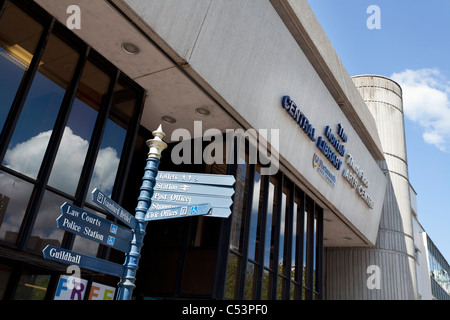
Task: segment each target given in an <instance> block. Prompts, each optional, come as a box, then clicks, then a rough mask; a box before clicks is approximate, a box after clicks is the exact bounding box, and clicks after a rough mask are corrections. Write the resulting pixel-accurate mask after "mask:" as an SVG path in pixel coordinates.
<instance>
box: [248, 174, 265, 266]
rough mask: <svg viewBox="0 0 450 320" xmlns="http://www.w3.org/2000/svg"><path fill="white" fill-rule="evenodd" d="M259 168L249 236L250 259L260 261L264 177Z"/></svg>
mask: <svg viewBox="0 0 450 320" xmlns="http://www.w3.org/2000/svg"><path fill="white" fill-rule="evenodd" d="M259 172H260V169H259V167H258V168H257V170H256V171H255V179H254V185H253V203H252V209H251V213H250V235H249V248H248V258H249V259H253V260H258V254H259V237H260V234H259V233H260V228H261V218H262V217H261V215H262V198H263V192H262V190H261V188H262V183H261V182H262V177H261V174H260V173H259Z"/></svg>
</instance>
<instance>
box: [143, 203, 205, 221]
mask: <svg viewBox="0 0 450 320" xmlns="http://www.w3.org/2000/svg"><path fill="white" fill-rule="evenodd" d="M210 210H211V205H210V204H209V203H204V204H199V205H193V206H183V207H175V208H166V209H161V210H148V211H147V214H146V216H145V220H146V221H154V220H164V219H173V218H183V217H193V216H204V215H207V214H208V213H209V211H210Z"/></svg>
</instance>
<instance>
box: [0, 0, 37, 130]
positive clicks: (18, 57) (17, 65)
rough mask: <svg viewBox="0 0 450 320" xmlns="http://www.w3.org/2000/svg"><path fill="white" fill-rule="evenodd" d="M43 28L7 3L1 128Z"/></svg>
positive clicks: (1, 32)
mask: <svg viewBox="0 0 450 320" xmlns="http://www.w3.org/2000/svg"><path fill="white" fill-rule="evenodd" d="M42 30H43V27H42V26H41V25H40V24H39V23H37V22H36V21H35V20H33V19H32V18H31V17H29V16H28V15H27V14H25V13H24V12H23V11H22V10H20V9H19V8H17V7H16V6H15V5H13V4H12V3H10V2H9V3H8V5H7V6H6V9H5V12H4V13H3V15H2V17H1V19H0V70H1V72H0V131H1V129H2V128H3V125H4V123H5V120H6V117H7V115H8V112H9V110H10V107H11V105H12V103H13V100H14V97H15V95H16V92H17V89H18V88H19V85H20V82H21V80H22V77H23V75H24V73H25V70H26V69H27V68H28V66H29V64H30V62H31V59H32V57H33V54H34V51H35V49H36V46H37V43H38V42H39V38H40V37H41V34H42Z"/></svg>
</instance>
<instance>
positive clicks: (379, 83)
mask: <svg viewBox="0 0 450 320" xmlns="http://www.w3.org/2000/svg"><path fill="white" fill-rule="evenodd" d="M353 81H354V82H355V85H356V87H357V88H358V90H359V91H360V92H361V95H362V97H363V98H364V100H365V102H366V104H367V106H368V107H369V110H370V111H371V112H372V114H373V116H374V118H375V121H376V123H377V127H378V132H379V136H380V139H381V143H382V145H383V151H384V153H385V158H386V161H382V162H379V165H380V167H381V168H382V169H383V171H384V173H385V175H386V177H387V178H388V185H387V190H386V196H385V199H384V205H383V212H382V215H381V220H380V226H379V231H378V238H377V243H376V245H375V247H373V248H370V249H362V248H358V249H336V250H334V249H327V250H326V257H327V258H326V260H327V268H328V270H327V271H328V272H327V279H328V281H327V286H328V287H327V297H328V298H329V299H408V300H409V299H411V300H414V299H416V298H417V281H416V279H417V277H416V258H415V246H414V237H413V218H412V212H413V210H412V206H411V198H410V184H409V178H408V166H407V154H406V140H405V128H404V120H403V102H402V91H401V88H400V86H399V85H398V84H396V83H395V82H394V81H392V80H390V79H387V78H384V77H379V76H358V77H354V78H353ZM370 266H377V267H379V271H380V273H379V275H378V276H379V277H381V282H380V286H379V287H377V288H373V287H370V285H368V284H367V282H366V281H365V279H368V278H369V276H370V275H371V273H370V272H371V271H370ZM353 274H354V275H357V276H356V277H352V275H353ZM350 278H353V279H354V281H346V280H345V279H350Z"/></svg>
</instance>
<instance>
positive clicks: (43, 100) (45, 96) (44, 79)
mask: <svg viewBox="0 0 450 320" xmlns="http://www.w3.org/2000/svg"><path fill="white" fill-rule="evenodd" d="M77 60H78V54H77V53H76V52H75V51H74V50H73V49H72V48H70V47H69V46H68V45H66V44H65V43H64V42H62V41H61V40H60V39H59V38H58V37H56V36H55V35H51V36H50V39H49V41H48V44H47V47H46V49H45V51H44V55H43V57H42V61H41V64H40V66H39V69H38V71H39V72H38V73H37V74H36V76H35V79H34V81H33V84H32V86H31V89H30V92H29V94H28V97H27V99H26V102H25V105H24V107H23V110H22V113H21V115H20V118H19V121H18V123H17V126H16V128H15V130H14V134H13V136H12V139H11V142H10V144H9V146H8V151H7V153H6V155H5V159H4V161H3V164H4V165H5V166H6V167H9V168H11V169H14V170H16V171H18V172H20V173H22V174H24V175H27V176H29V177H31V178H36V177H37V174H38V172H39V169H40V166H41V163H42V159H43V157H44V154H45V150H46V149H47V145H48V142H49V140H50V136H51V134H52V132H53V126H54V124H55V121H56V117H57V116H58V112H59V109H60V106H61V102H62V100H63V98H64V94H65V91H66V89H67V87H68V85H69V82H70V79H71V78H72V74H73V72H74V70H75V66H76V63H77Z"/></svg>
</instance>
